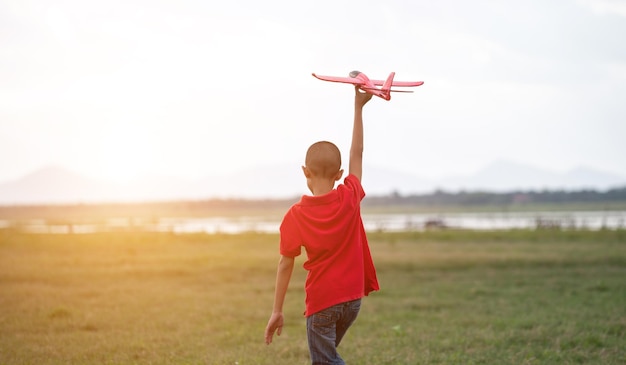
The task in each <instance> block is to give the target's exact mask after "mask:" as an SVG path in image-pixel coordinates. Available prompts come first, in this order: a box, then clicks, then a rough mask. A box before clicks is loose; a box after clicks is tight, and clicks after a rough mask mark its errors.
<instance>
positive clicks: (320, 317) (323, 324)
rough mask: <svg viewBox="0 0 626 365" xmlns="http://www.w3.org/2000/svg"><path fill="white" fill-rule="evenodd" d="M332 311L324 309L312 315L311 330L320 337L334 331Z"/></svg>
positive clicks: (334, 319)
mask: <svg viewBox="0 0 626 365" xmlns="http://www.w3.org/2000/svg"><path fill="white" fill-rule="evenodd" d="M334 317H335V316H333V313H332V311H330V310H328V309H325V310H323V311H321V312H318V313H315V314H313V318H312V321H311V322H312V325H313V330H314V331H315V332H317V333H319V334H321V335H327V334H329V333H331V332H332V331H334V329H335V321H336V318H334Z"/></svg>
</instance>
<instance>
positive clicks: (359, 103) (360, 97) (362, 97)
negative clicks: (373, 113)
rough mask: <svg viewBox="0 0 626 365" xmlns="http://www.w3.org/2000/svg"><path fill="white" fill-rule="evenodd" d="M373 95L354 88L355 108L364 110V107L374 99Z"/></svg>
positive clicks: (356, 87)
mask: <svg viewBox="0 0 626 365" xmlns="http://www.w3.org/2000/svg"><path fill="white" fill-rule="evenodd" d="M372 96H373V95H372V94H370V93H368V92H364V91H361V89H359V87H358V86H355V87H354V106H356V107H358V108H362V107H363V105H365V104H367V102H368V101H370V99H372Z"/></svg>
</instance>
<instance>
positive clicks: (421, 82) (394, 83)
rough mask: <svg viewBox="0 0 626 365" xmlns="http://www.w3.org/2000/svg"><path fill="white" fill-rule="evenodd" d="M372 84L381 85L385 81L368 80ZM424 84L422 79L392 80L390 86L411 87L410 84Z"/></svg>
mask: <svg viewBox="0 0 626 365" xmlns="http://www.w3.org/2000/svg"><path fill="white" fill-rule="evenodd" d="M370 81H371V82H372V84H374V85H376V86H382V85H383V84H384V83H385V81H384V80H370ZM422 84H424V81H394V82H393V83H392V84H391V86H403V87H411V86H420V85H422Z"/></svg>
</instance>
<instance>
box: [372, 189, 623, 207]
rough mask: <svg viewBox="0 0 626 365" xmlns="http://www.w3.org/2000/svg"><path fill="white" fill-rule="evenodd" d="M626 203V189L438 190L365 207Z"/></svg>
mask: <svg viewBox="0 0 626 365" xmlns="http://www.w3.org/2000/svg"><path fill="white" fill-rule="evenodd" d="M616 202H624V203H626V186H624V187H619V188H613V189H609V190H606V191H598V190H593V189H581V190H541V191H532V190H528V191H521V190H520V191H511V192H487V191H459V192H446V191H443V190H436V191H434V192H432V193H429V194H409V195H402V194H400V193H398V192H392V193H391V194H389V195H386V196H372V197H368V198H367V199H366V200H365V201H364V204H366V205H369V206H382V205H418V206H445V205H449V206H480V205H491V206H493V205H497V206H508V205H530V204H563V203H568V204H569V203H616Z"/></svg>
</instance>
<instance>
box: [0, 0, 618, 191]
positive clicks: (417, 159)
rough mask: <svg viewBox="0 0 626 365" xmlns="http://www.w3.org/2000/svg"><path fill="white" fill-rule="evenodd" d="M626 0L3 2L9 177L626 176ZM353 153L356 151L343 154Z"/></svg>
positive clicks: (1, 126)
mask: <svg viewBox="0 0 626 365" xmlns="http://www.w3.org/2000/svg"><path fill="white" fill-rule="evenodd" d="M624 34H626V1H609V0H587V1H583V0H559V1H550V2H544V1H529V2H517V1H498V2H495V1H487V0H483V1H474V2H464V1H454V0H450V1H440V2H431V1H400V0H393V1H385V2H381V1H358V2H357V1H345V2H337V1H317V2H310V3H296V2H291V1H265V2H255V1H241V2H225V1H224V2H207V1H177V2H166V1H158V2H154V1H145V0H135V1H107V2H93V1H78V0H67V1H56V2H48V1H40V0H19V1H17V0H13V1H12V0H8V1H1V2H0V80H1V81H0V156H1V157H0V181H7V180H11V179H16V178H19V177H21V176H23V175H24V174H27V173H29V172H32V171H34V170H37V169H40V168H43V167H46V166H62V167H64V168H68V169H71V170H73V171H76V172H77V173H80V174H84V175H85V176H89V177H95V178H102V179H106V180H112V181H128V180H133V179H138V178H140V177H145V176H155V177H156V176H171V177H180V178H188V179H195V178H200V177H204V176H210V175H219V174H227V173H232V172H237V171H242V170H246V169H251V168H258V167H262V166H274V165H281V164H285V163H293V165H294V169H298V168H299V164H301V163H302V160H303V157H304V152H305V150H306V148H307V147H308V146H309V145H310V144H311V143H312V142H315V141H317V140H322V139H323V140H331V141H334V142H335V143H337V144H338V145H339V147H340V148H341V150H342V153H343V155H344V160H345V158H347V150H348V148H349V142H350V129H351V118H352V93H353V89H352V88H351V87H350V86H349V85H341V84H331V83H325V82H322V81H319V80H316V79H314V78H313V77H312V76H311V73H312V72H315V73H318V74H322V75H335V76H345V75H347V74H348V72H350V71H351V70H355V69H356V70H360V71H363V72H364V73H366V74H367V75H368V76H369V77H370V78H386V76H387V75H388V73H389V72H391V71H395V72H396V80H406V81H414V80H417V81H424V82H425V84H424V85H423V86H421V87H419V88H416V89H415V90H414V91H415V92H414V93H413V94H394V95H393V97H392V100H391V101H389V102H386V101H383V100H382V99H377V98H374V100H372V102H371V103H370V104H368V105H367V107H366V110H365V114H364V119H365V129H366V131H365V146H366V147H365V159H366V163H368V164H370V165H375V166H382V167H385V168H388V169H393V170H397V171H402V172H405V173H409V174H412V175H414V176H419V177H427V178H435V177H440V176H446V175H455V174H463V173H470V172H473V171H476V170H477V169H480V168H482V167H484V166H486V165H488V164H490V163H492V162H494V161H501V160H508V161H514V162H519V163H524V164H528V165H532V166H537V167H539V168H544V169H549V170H552V171H557V172H560V171H565V170H568V169H574V168H576V167H579V166H588V167H593V168H596V169H599V170H601V171H606V172H609V173H615V174H619V175H621V176H626V144H624V142H623V139H624V136H625V135H626V123H624V115H626V103H624V100H626V44H625V43H624V42H623V37H622V35H624ZM344 163H347V160H345V161H344Z"/></svg>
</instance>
